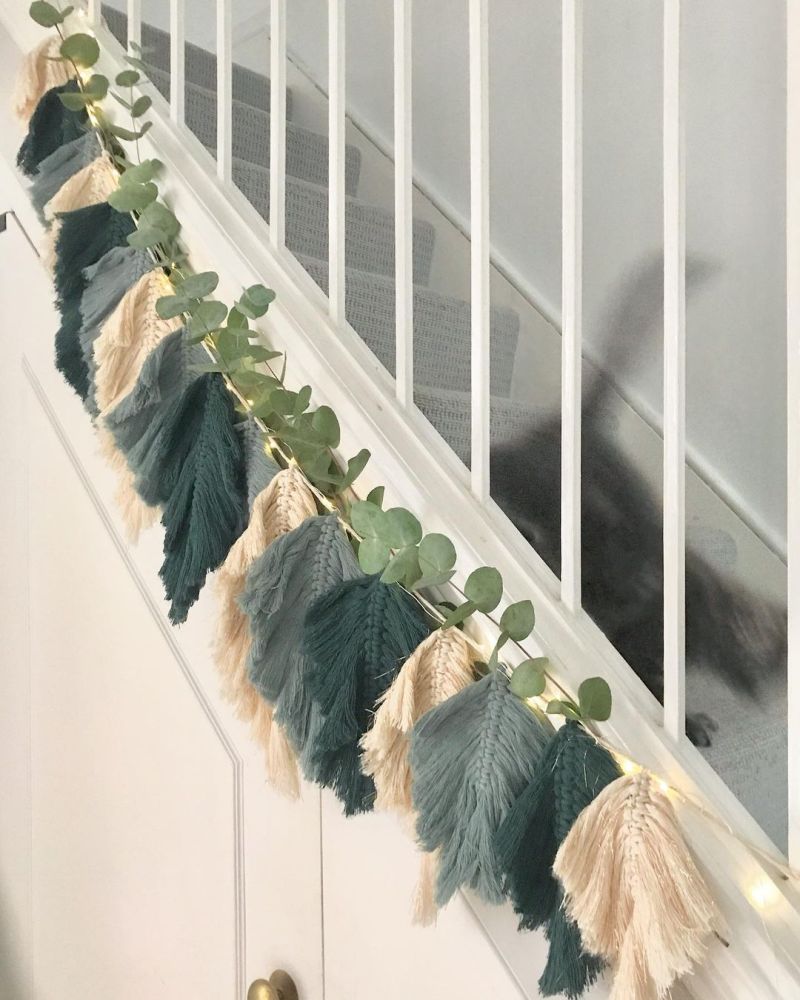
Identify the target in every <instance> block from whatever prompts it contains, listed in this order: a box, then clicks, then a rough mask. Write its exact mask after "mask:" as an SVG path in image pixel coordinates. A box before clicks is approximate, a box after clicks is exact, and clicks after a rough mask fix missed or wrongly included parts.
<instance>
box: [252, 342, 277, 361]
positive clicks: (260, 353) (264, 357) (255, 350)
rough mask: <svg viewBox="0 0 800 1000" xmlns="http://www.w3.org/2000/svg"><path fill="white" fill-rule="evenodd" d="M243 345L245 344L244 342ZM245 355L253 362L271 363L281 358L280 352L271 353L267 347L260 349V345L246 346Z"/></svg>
mask: <svg viewBox="0 0 800 1000" xmlns="http://www.w3.org/2000/svg"><path fill="white" fill-rule="evenodd" d="M245 343H247V341H246V340H245ZM245 353H246V354H247V356H248V357H250V358H252V359H253V361H273V360H274V359H275V358H279V357H280V356H281V352H280V351H271V350H269V348H268V347H262V346H261V345H260V344H253V345H248V347H247V350H246V351H245Z"/></svg>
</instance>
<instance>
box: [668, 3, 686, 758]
mask: <svg viewBox="0 0 800 1000" xmlns="http://www.w3.org/2000/svg"><path fill="white" fill-rule="evenodd" d="M681 77H682V74H681V0H664V125H663V142H664V147H663V154H664V164H663V170H664V725H665V727H666V729H667V732H668V733H669V734H670V735H671V736H672V737H673V739H675V740H678V739H680V738H681V737H682V736H683V734H684V732H685V728H686V683H685V681H686V676H685V675H686V670H685V666H686V655H685V654H686V650H685V647H686V642H685V631H686V630H685V618H686V608H685V563H686V557H685V549H686V510H685V469H686V426H685V424H686V198H685V156H684V139H683V107H682V105H683V100H682V79H681Z"/></svg>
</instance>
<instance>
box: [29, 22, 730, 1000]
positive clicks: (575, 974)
mask: <svg viewBox="0 0 800 1000" xmlns="http://www.w3.org/2000/svg"><path fill="white" fill-rule="evenodd" d="M52 54H53V51H52V47H51V43H50V42H47V43H43V44H42V45H40V46H39V47H38V48H37V49H35V50H34V51H33V52H31V53H30V54H29V55H28V56H27V57H26V59H25V62H24V66H23V69H22V72H21V74H20V78H19V82H18V86H17V89H16V91H15V94H14V108H15V111H16V112H17V114H18V116H19V117H20V118H21V119H22V120H23V121H25V122H27V124H28V133H27V135H26V137H25V139H24V141H23V143H22V147H21V148H20V152H19V157H18V165H19V167H20V169H21V170H22V171H23V172H24V173H25V174H26V175H27V176H28V177H29V178H30V179H31V181H32V184H31V197H32V199H33V202H34V205H35V207H36V209H37V211H38V212H39V214H40V217H41V218H42V219H43V221H45V223H46V224H47V225H49V227H50V228H49V233H50V237H49V239H50V246H49V250H48V254H47V260H48V263H49V265H50V266H51V268H52V272H53V280H54V285H55V290H56V305H57V307H58V310H59V313H60V315H61V323H60V326H59V329H58V331H57V333H56V365H57V367H58V368H59V370H60V371H61V372H62V374H63V375H64V378H65V379H66V381H67V382H68V383H69V385H70V386H71V387H72V388H73V389H74V390H75V392H76V393H77V394H78V396H79V397H80V398H81V400H82V401H83V403H84V405H85V406H86V409H87V411H88V412H89V414H90V416H91V417H92V419H93V421H94V424H95V427H96V429H97V432H98V435H99V437H100V441H101V448H102V452H103V454H104V455H105V456H106V457H107V458H108V459H109V461H110V462H111V464H112V466H113V467H114V469H115V470H116V472H117V474H118V477H119V490H118V500H119V502H120V508H121V511H122V516H123V519H124V521H125V524H126V529H127V531H128V533H129V535H130V537H131V539H135V538H136V537H137V535H138V533H139V531H140V530H141V529H142V528H144V527H147V526H148V525H150V524H152V523H153V522H154V521H155V520H156V519H157V518H158V517H160V519H161V522H162V525H163V527H164V532H165V535H164V562H163V564H162V567H161V571H160V574H161V578H162V580H163V583H164V588H165V592H166V595H167V598H168V600H169V602H170V612H169V614H170V618H171V620H172V621H173V623H175V624H178V623H180V622H183V621H185V619H186V616H187V614H188V611H189V608H190V607H191V605H192V604H193V603H194V601H195V600H196V599H197V597H198V595H199V592H200V590H201V588H202V587H203V585H204V583H205V580H206V576H207V574H208V573H210V572H212V571H216V590H217V596H218V598H219V605H220V610H219V621H218V630H217V637H216V642H215V650H214V652H215V659H216V663H217V666H218V668H219V672H220V676H221V678H222V685H223V690H224V693H225V695H226V697H227V698H228V699H229V700H230V701H231V702H232V703H233V705H234V706H235V708H236V710H237V712H238V714H239V715H240V716H241V717H242V718H243V719H245V720H246V721H248V722H249V723H250V724H251V726H252V730H253V734H254V736H255V737H256V739H257V740H258V741H259V742H260V743H261V744H262V745H263V746H264V750H265V755H266V760H267V772H268V776H269V778H270V781H271V782H272V783H273V784H274V785H275V787H276V788H277V789H278V790H279V791H281V792H283V793H284V794H288V795H290V796H296V795H297V794H299V788H300V783H299V774H300V772H301V771H302V773H303V775H304V776H305V777H306V778H307V779H308V780H310V781H314V782H317V783H318V784H320V785H322V786H326V787H329V788H331V789H333V791H334V792H335V793H336V795H337V796H338V797H339V798H340V800H341V801H342V803H343V805H344V808H345V812H346V813H347V814H348V815H349V814H353V813H358V812H363V811H366V810H369V809H371V808H373V806H375V807H377V808H381V809H391V810H394V811H396V812H398V813H399V814H400V815H402V816H403V817H405V821H406V822H407V823H408V824H409V826H413V827H414V828H415V833H416V839H417V842H418V844H419V846H420V849H421V851H422V852H423V853H422V858H421V875H420V882H419V884H418V886H417V889H416V892H415V897H414V913H415V919H417V920H418V921H420V922H422V923H430V922H432V921H433V919H434V918H435V914H436V910H437V908H438V907H440V906H443V905H444V904H446V903H447V901H448V900H449V899H450V898H451V897H452V896H453V894H454V893H455V892H456V891H457V890H458V889H459V888H462V887H469V888H471V889H473V890H474V891H475V892H477V893H478V894H479V895H481V896H482V897H483V898H485V899H487V900H489V901H491V902H494V903H499V902H501V901H502V900H504V899H510V900H511V902H512V904H513V906H514V908H515V910H516V912H517V913H518V915H519V917H520V928H521V929H531V928H537V927H543V928H544V930H545V933H546V935H547V938H548V941H549V955H548V960H547V965H546V968H545V970H544V972H543V974H542V977H541V979H540V988H541V991H542V994H543V995H545V996H553V995H557V994H562V995H566V996H567V997H570V998H575V997H579V996H580V995H581V994H582V993H583V992H584V990H585V989H586V988H587V987H588V986H589V985H590V984H591V983H592V982H594V981H595V979H596V978H597V976H598V974H599V973H600V972H601V970H602V969H603V968H604V966H606V965H608V966H610V967H611V970H612V975H613V990H612V998H613V1000H654V998H659V1000H660V998H663V997H666V996H667V995H668V992H669V988H670V985H671V984H672V983H673V982H674V981H675V979H676V978H678V977H680V976H682V975H684V974H686V973H687V972H689V971H690V970H691V968H692V967H693V965H694V964H695V963H697V962H699V961H700V960H701V959H702V957H703V955H704V953H705V948H706V941H707V939H708V937H709V935H710V933H711V932H712V931H713V929H714V925H715V921H716V920H717V912H716V908H715V906H714V903H713V900H712V899H711V897H710V894H709V892H708V890H707V888H706V886H705V884H704V882H703V879H702V877H701V875H700V873H699V872H698V870H697V867H696V865H695V863H694V861H693V859H692V857H691V854H690V852H689V851H688V849H687V847H686V845H685V843H684V841H683V838H682V836H681V833H680V830H679V827H678V823H677V818H676V815H675V812H674V809H673V806H672V803H671V802H670V800H669V798H668V797H667V795H666V794H665V793H664V792H663V791H662V789H661V788H660V787H659V783H658V782H656V780H655V779H654V778H653V777H652V776H651V775H649V774H648V773H647V772H641V773H638V774H636V775H633V776H623V775H621V774H620V771H619V769H618V766H617V764H616V762H615V760H614V758H613V757H612V756H611V755H610V754H609V752H608V751H607V750H605V749H604V748H603V747H602V746H601V745H600V744H599V743H598V742H597V741H596V740H595V739H594V738H593V737H592V736H591V735H590V734H589V733H587V732H586V731H585V730H584V729H583V728H582V727H581V726H580V725H579V724H577V723H575V722H571V721H569V722H566V723H565V724H564V725H562V726H561V728H559V729H557V730H556V729H554V728H553V725H552V723H551V721H550V719H549V718H548V717H547V716H545V715H543V714H542V713H540V712H539V711H538V710H532V709H531V707H530V706H529V705H528V704H526V703H524V702H522V701H520V700H519V699H518V698H517V697H516V696H515V695H514V694H512V692H511V690H510V687H509V682H508V678H507V677H506V675H505V674H504V672H503V671H502V670H499V669H498V670H495V671H493V672H490V673H488V674H483V675H482V668H481V667H480V666H479V665H478V664H476V662H475V657H474V652H473V650H472V648H471V646H470V645H469V644H468V643H467V641H466V640H465V638H464V636H463V634H462V633H461V632H460V630H459V629H457V628H448V629H436V628H435V627H434V626H435V624H436V623H434V622H432V621H431V619H430V618H429V617H428V616H427V614H426V613H425V612H424V611H423V610H422V609H421V607H420V606H419V605H418V604H417V602H415V601H414V600H413V599H412V598H411V597H409V595H408V594H406V593H405V591H403V590H402V589H401V588H400V587H398V586H397V585H391V584H385V583H382V582H381V581H380V579H379V577H377V576H366V575H365V574H364V573H363V572H362V571H361V569H360V567H359V565H358V560H357V558H356V556H355V554H354V552H353V548H352V546H351V544H350V541H349V540H348V538H347V537H346V535H345V534H344V532H343V531H342V529H341V527H340V525H339V523H338V520H337V518H336V516H335V515H332V514H330V513H329V512H327V511H326V512H324V513H321V512H320V511H319V509H318V506H317V503H316V501H315V498H314V495H313V493H312V492H311V490H310V489H309V487H308V484H307V482H306V481H305V479H304V477H303V475H302V473H301V472H300V471H299V470H298V469H296V468H294V467H290V468H285V469H281V468H280V466H279V465H278V464H277V463H276V462H275V461H274V460H273V458H272V457H271V455H270V454H268V453H267V451H266V450H265V445H264V441H263V438H262V436H261V434H260V432H259V431H258V429H257V428H256V427H255V425H254V423H253V421H252V419H250V418H249V417H247V416H245V417H244V418H242V416H241V415H240V414H238V413H237V411H236V409H235V407H234V403H233V399H232V397H231V394H230V392H229V391H228V389H227V388H226V385H225V382H224V380H223V378H222V377H221V376H220V375H219V374H217V373H205V374H200V373H198V372H197V370H196V367H197V362H198V361H199V360H202V355H203V351H202V348H199V347H197V346H192V345H190V344H189V343H188V342H187V338H186V336H185V332H184V331H183V329H182V328H180V326H179V323H178V321H177V320H176V321H165V320H162V319H160V318H159V317H158V316H157V314H156V311H155V301H156V299H157V298H158V297H159V296H160V295H163V294H165V293H166V292H168V291H169V283H168V280H167V278H166V276H165V274H164V273H163V271H162V270H161V269H160V268H158V267H157V266H155V265H154V264H153V262H152V260H151V259H150V258H149V257H148V256H147V255H146V254H145V253H143V252H141V251H139V250H134V249H132V248H131V247H129V246H128V243H127V237H128V235H129V234H130V233H132V232H133V231H134V228H135V223H134V222H133V221H132V219H131V218H130V217H129V216H127V215H123V214H120V213H119V212H117V211H115V210H114V209H113V208H112V207H111V206H110V205H108V204H107V202H106V198H107V197H108V195H109V193H110V192H111V191H112V190H114V188H115V186H116V183H117V173H116V169H115V168H114V167H113V165H112V163H111V161H110V159H109V158H108V157H107V156H106V154H105V153H104V152H102V150H101V147H100V144H99V143H98V141H97V138H96V136H95V135H94V134H93V133H92V132H91V131H90V130H89V123H88V119H87V116H86V114H85V112H82V111H81V112H73V111H69V110H67V109H66V108H65V107H64V105H63V104H62V103H61V101H60V100H59V93H60V92H61V91H63V90H69V89H74V87H75V83H74V81H71V80H69V79H68V78H67V77H66V73H65V70H64V65H63V64H62V63H59V62H53V61H52V60H50V59H49V58H48V57H49V56H51V55H52Z"/></svg>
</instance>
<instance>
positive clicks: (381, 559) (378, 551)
mask: <svg viewBox="0 0 800 1000" xmlns="http://www.w3.org/2000/svg"><path fill="white" fill-rule="evenodd" d="M391 557H392V553H391V551H390V549H389V546H388V545H385V544H384V543H383V542H382V541H381V540H380V539H379V538H365V539H364V540H363V541H362V542H361V544H360V545H359V546H358V562H359V565H360V566H361V568H362V569H363V570H364V572H365V573H382V572H383V570H384V568H385V567H386V564H387V563H388V562H389V560H390V559H391Z"/></svg>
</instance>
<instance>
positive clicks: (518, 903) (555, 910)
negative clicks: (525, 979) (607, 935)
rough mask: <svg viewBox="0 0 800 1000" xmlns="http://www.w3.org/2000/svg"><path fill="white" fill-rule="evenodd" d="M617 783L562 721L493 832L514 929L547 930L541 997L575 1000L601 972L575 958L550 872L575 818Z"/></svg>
mask: <svg viewBox="0 0 800 1000" xmlns="http://www.w3.org/2000/svg"><path fill="white" fill-rule="evenodd" d="M619 775H620V771H619V768H618V767H617V765H616V763H615V761H614V758H613V757H612V756H611V754H609V753H608V751H607V750H605V749H604V748H603V747H601V746H600V745H599V744H598V743H597V741H596V740H594V739H593V738H592V737H591V736H590V735H589V734H588V733H587V732H586V731H585V730H584V729H583V728H582V727H581V726H580V725H579V724H578V723H577V722H572V721H567V722H566V723H565V724H564V725H563V726H562V727H561V728H560V729H559V730H558V732H557V733H556V734H555V735H554V736H553V738H552V739H551V740H550V743H549V744H548V746H547V749H546V750H545V753H544V756H543V757H542V760H541V763H540V765H539V767H538V768H537V771H536V774H535V775H534V776H533V780H532V781H531V782H530V784H529V785H528V787H527V788H526V789H525V790H524V791H523V793H522V794H521V795H520V796H519V798H518V799H517V800H516V802H515V803H514V805H513V806H512V807H511V809H510V810H509V812H508V815H507V816H506V818H505V819H504V820H503V823H502V825H501V827H500V829H499V830H498V831H497V836H496V838H495V849H496V851H497V856H498V859H499V860H500V863H501V865H502V867H503V870H504V872H505V875H506V889H507V891H508V894H509V896H510V897H511V901H512V903H513V904H514V909H515V911H516V912H517V913H518V914H519V915H520V918H521V919H520V928H527V929H533V928H536V927H540V926H541V925H542V924H545V925H546V927H547V936H548V938H549V940H550V953H549V956H548V961H547V966H546V968H545V971H544V973H543V974H542V978H541V979H540V980H539V988H540V990H541V992H542V994H543V995H544V996H552V995H553V994H554V993H566V994H567V996H569V997H571V998H575V997H578V996H580V995H581V993H583V991H584V990H585V989H586V987H587V986H589V985H591V983H592V982H594V980H595V979H596V978H597V975H598V974H599V972H600V970H601V969H602V967H603V964H604V963H603V961H602V960H601V959H598V958H597V956H595V955H589V954H586V953H584V952H583V949H582V945H581V936H580V932H579V931H578V928H577V926H576V925H575V924H574V923H573V922H572V921H570V920H569V919H568V918H567V916H566V914H565V912H564V908H563V906H562V903H563V896H562V892H561V886H560V885H559V883H558V882H557V881H556V879H555V877H554V876H553V873H552V866H553V862H554V861H555V856H556V851H557V850H558V847H559V845H560V844H561V843H562V841H563V840H564V838H565V837H566V836H567V834H568V833H569V831H570V827H571V826H572V824H573V823H574V822H575V820H576V819H577V817H578V815H579V814H580V812H581V811H582V810H583V809H585V808H586V806H588V805H589V803H590V802H592V800H593V799H595V798H596V796H597V795H598V794H599V793H600V792H601V791H602V790H603V789H604V788H605V787H606V785H608V784H610V783H611V782H612V781H614V780H615V779H616V778H618V777H619Z"/></svg>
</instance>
